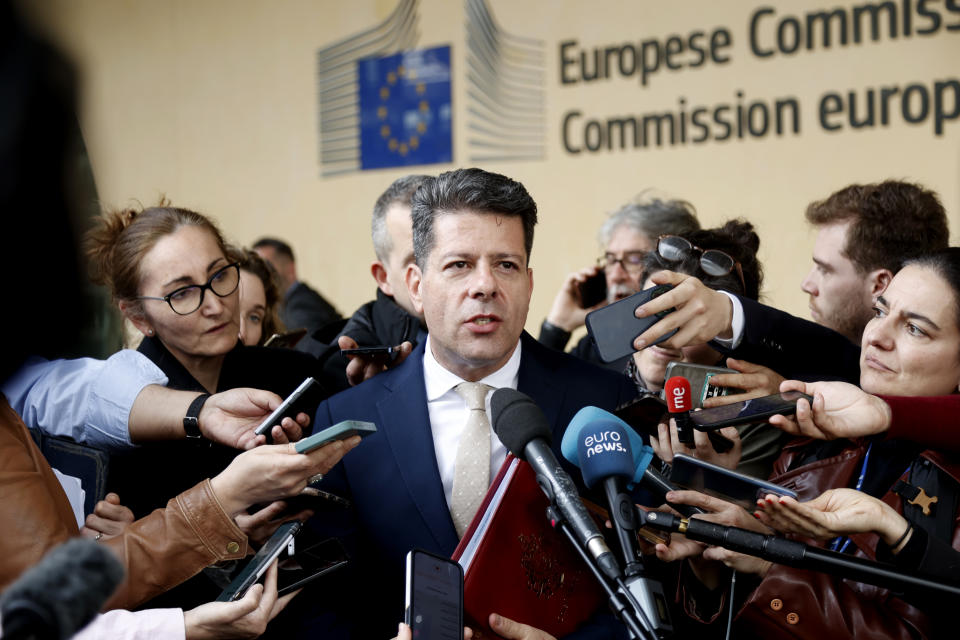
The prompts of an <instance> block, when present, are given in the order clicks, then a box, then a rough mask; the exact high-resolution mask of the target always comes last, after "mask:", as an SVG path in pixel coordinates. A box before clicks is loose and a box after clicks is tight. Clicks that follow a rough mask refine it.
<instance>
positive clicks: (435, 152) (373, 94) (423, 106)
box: [357, 45, 453, 169]
mask: <svg viewBox="0 0 960 640" xmlns="http://www.w3.org/2000/svg"><path fill="white" fill-rule="evenodd" d="M357 78H358V79H359V83H360V167H361V168H362V169H383V168H386V167H402V166H405V165H414V164H436V163H443V162H452V161H453V142H452V140H453V134H452V109H451V107H450V47H449V45H448V46H444V47H434V48H432V49H418V50H415V51H403V52H401V53H396V54H394V55H390V56H384V57H379V58H367V59H364V60H358V61H357Z"/></svg>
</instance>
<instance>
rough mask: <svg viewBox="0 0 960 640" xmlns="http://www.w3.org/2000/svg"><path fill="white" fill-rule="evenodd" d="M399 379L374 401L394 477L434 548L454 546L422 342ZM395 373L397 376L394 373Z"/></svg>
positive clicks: (455, 540)
mask: <svg viewBox="0 0 960 640" xmlns="http://www.w3.org/2000/svg"><path fill="white" fill-rule="evenodd" d="M409 358H410V360H411V362H410V365H411V366H408V367H404V369H405V371H404V372H403V375H401V376H396V377H395V378H394V379H392V380H391V381H390V382H391V384H390V387H391V389H390V394H389V395H387V397H385V398H384V399H383V400H381V401H380V402H378V403H377V412H378V413H379V415H380V420H381V424H383V425H386V428H385V429H384V435H385V436H386V440H387V442H388V444H389V446H390V450H391V451H392V453H393V457H394V460H395V462H396V464H397V468H398V470H399V471H400V477H401V478H402V479H403V483H404V485H405V487H406V490H407V493H408V494H409V497H410V500H411V501H412V502H413V503H414V504H415V505H416V507H417V510H418V511H419V512H420V515H421V517H422V518H423V521H424V523H425V524H426V526H427V528H428V529H430V531H431V533H432V534H433V537H434V539H435V540H436V542H437V544H438V545H439V548H441V549H450V550H451V551H453V549H454V548H456V546H457V543H458V542H459V538H458V537H457V532H456V529H455V528H454V526H453V519H452V518H451V517H450V511H449V510H448V508H447V499H446V496H445V495H444V493H443V483H442V481H441V480H440V471H439V469H438V467H437V456H436V452H435V451H434V448H433V433H432V431H431V429H430V414H429V412H428V410H427V391H426V386H425V385H424V381H423V343H421V344H420V345H418V346H417V348H416V349H415V350H414V351H413V353H411V354H410V356H409ZM398 373H399V372H398Z"/></svg>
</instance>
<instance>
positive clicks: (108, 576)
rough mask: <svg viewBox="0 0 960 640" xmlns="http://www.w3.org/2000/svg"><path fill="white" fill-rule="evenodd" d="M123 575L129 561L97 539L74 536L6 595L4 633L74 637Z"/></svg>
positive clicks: (17, 639) (9, 639)
mask: <svg viewBox="0 0 960 640" xmlns="http://www.w3.org/2000/svg"><path fill="white" fill-rule="evenodd" d="M122 580H123V565H121V564H120V560H119V559H117V557H116V556H115V555H114V554H113V553H112V552H111V551H110V550H109V549H107V548H106V547H103V546H101V545H99V544H97V543H96V542H93V541H92V540H82V539H79V538H74V539H72V540H68V541H67V542H65V543H63V544H62V545H60V546H58V547H55V548H54V549H52V550H51V551H49V552H48V553H47V554H46V555H45V556H44V557H43V559H42V560H40V562H38V563H37V564H36V565H35V566H34V567H31V568H30V569H28V570H27V571H25V572H24V574H23V575H22V576H20V577H19V578H18V579H17V580H16V582H14V583H13V584H11V585H10V586H9V587H7V589H6V591H5V592H4V593H3V596H0V615H2V617H3V638H4V640H27V639H30V638H37V639H41V638H42V639H44V640H48V639H55V640H63V639H65V638H69V637H70V636H72V635H73V634H75V633H76V632H77V631H79V630H80V629H82V628H83V627H85V626H86V625H87V623H88V622H90V620H92V619H93V616H94V615H96V613H97V612H98V611H100V609H101V608H102V607H103V605H104V603H105V602H106V601H107V599H108V598H109V597H110V596H111V595H112V594H113V592H114V591H116V589H117V586H118V585H119V584H120V582H121V581H122Z"/></svg>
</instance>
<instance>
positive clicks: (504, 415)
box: [490, 387, 620, 580]
mask: <svg viewBox="0 0 960 640" xmlns="http://www.w3.org/2000/svg"><path fill="white" fill-rule="evenodd" d="M490 414H491V420H490V422H491V425H492V426H493V431H494V433H496V434H497V437H498V438H500V442H502V443H503V445H504V446H505V447H506V448H507V449H508V450H509V451H510V453H512V454H513V455H515V456H517V457H518V458H520V459H521V460H525V461H526V462H527V463H528V464H529V465H530V466H531V467H532V468H533V472H534V473H535V474H536V477H537V484H539V485H540V488H541V489H542V490H543V492H544V493H545V494H547V497H548V498H549V499H550V500H551V502H553V503H554V504H556V507H557V510H558V511H559V512H560V515H561V516H563V518H564V519H565V520H566V523H567V525H568V526H569V528H570V530H571V531H572V532H573V536H574V538H575V539H576V541H577V543H578V544H579V545H580V547H581V549H583V550H584V551H586V552H587V553H588V554H589V555H590V557H591V558H592V559H593V560H594V561H595V562H596V564H597V566H598V567H599V568H600V570H601V571H602V572H603V573H604V575H606V576H607V577H608V578H609V579H611V580H616V579H617V578H619V577H620V567H619V566H618V564H617V559H616V558H615V557H614V555H613V553H611V552H610V548H609V547H608V546H607V543H606V541H605V540H604V539H603V535H602V534H601V533H600V530H599V529H598V528H597V525H596V524H595V523H594V522H593V519H592V518H591V517H590V514H589V513H587V508H586V507H584V506H583V502H582V501H581V500H580V495H579V493H577V487H576V485H574V483H573V480H572V479H571V478H570V476H569V475H567V472H566V471H564V470H563V468H562V467H561V466H560V463H559V462H558V461H557V458H556V456H554V455H553V450H552V449H551V448H550V441H551V439H552V437H551V433H550V426H549V425H548V424H547V418H546V416H544V415H543V411H541V410H540V407H538V406H537V405H536V403H535V402H534V401H533V400H532V399H531V398H530V397H529V396H527V395H525V394H523V393H520V392H519V391H517V390H515V389H510V388H506V387H504V388H501V389H497V390H496V391H494V392H493V395H492V396H491V397H490Z"/></svg>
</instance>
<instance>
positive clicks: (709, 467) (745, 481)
mask: <svg viewBox="0 0 960 640" xmlns="http://www.w3.org/2000/svg"><path fill="white" fill-rule="evenodd" d="M670 481H671V482H673V483H674V484H677V485H680V486H681V487H684V488H685V489H693V490H694V491H700V492H702V493H706V494H709V495H712V496H714V497H717V498H721V499H723V500H728V501H730V502H733V503H736V504H739V505H740V506H741V507H743V508H744V509H746V510H747V511H753V510H754V509H755V508H756V506H757V499H758V498H760V497H762V496H764V495H766V494H768V493H773V494H776V495H778V496H790V497H791V498H796V497H797V494H796V492H795V491H792V490H790V489H787V488H786V487H781V486H780V485H777V484H773V483H772V482H767V481H766V480H760V479H759V478H754V477H752V476H747V475H744V474H742V473H737V472H736V471H731V470H730V469H725V468H723V467H720V466H717V465H715V464H711V463H709V462H704V461H703V460H700V459H698V458H692V457H690V456H687V455H684V454H682V453H678V454H675V455H674V456H673V461H672V462H671V463H670Z"/></svg>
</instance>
